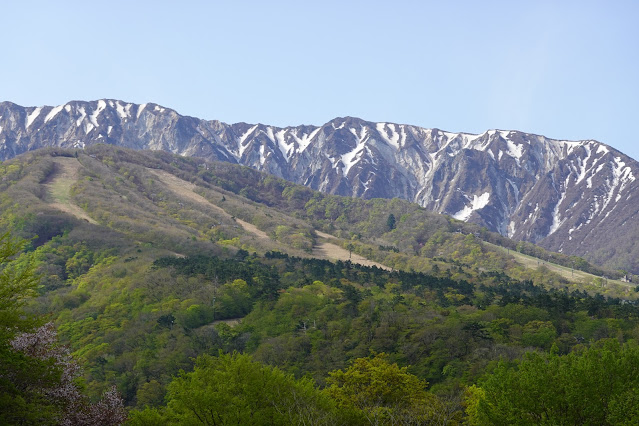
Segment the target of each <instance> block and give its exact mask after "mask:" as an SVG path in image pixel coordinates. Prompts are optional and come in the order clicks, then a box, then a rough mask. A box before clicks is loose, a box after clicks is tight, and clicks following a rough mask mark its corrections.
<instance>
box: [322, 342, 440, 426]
mask: <svg viewBox="0 0 639 426" xmlns="http://www.w3.org/2000/svg"><path fill="white" fill-rule="evenodd" d="M329 375H330V377H329V378H328V379H327V380H326V382H327V383H328V384H329V385H330V386H329V387H327V388H326V390H325V392H326V393H327V394H328V395H330V396H331V397H332V398H334V399H335V400H336V401H337V402H338V404H339V405H340V407H345V408H349V407H354V408H356V409H358V410H361V412H362V413H363V414H364V416H365V417H366V419H367V420H368V421H369V422H370V423H371V424H380V423H392V424H395V423H399V424H409V423H411V424H412V423H415V424H420V423H425V422H428V421H429V420H431V419H432V418H433V417H434V416H435V413H436V412H437V411H439V410H437V405H438V401H437V398H435V397H434V396H433V395H431V394H429V393H428V392H427V391H426V385H427V383H426V381H424V380H420V379H419V378H418V377H416V376H414V375H412V374H410V373H408V371H407V368H406V367H399V366H398V365H397V364H395V363H393V364H391V363H390V362H389V361H388V355H386V354H384V353H381V354H377V355H375V356H374V357H370V358H357V359H356V360H355V361H354V362H353V363H352V364H351V366H349V367H348V368H347V369H346V370H345V371H342V370H336V371H332V372H330V373H329Z"/></svg>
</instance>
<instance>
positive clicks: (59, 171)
mask: <svg viewBox="0 0 639 426" xmlns="http://www.w3.org/2000/svg"><path fill="white" fill-rule="evenodd" d="M53 163H54V164H55V166H54V167H55V169H54V171H53V173H52V175H51V176H50V177H49V178H48V179H47V180H46V181H45V182H44V183H43V184H44V186H45V187H46V188H47V193H48V200H47V201H49V202H48V204H49V205H50V206H51V207H53V208H55V209H57V210H60V211H63V212H65V213H69V214H71V215H73V216H75V217H77V218H78V219H83V220H86V221H87V222H89V223H93V224H97V222H96V221H95V220H94V219H93V218H92V217H91V216H89V215H88V214H87V212H85V211H84V210H82V209H81V208H80V207H78V206H77V205H75V204H74V203H73V202H72V200H71V186H72V185H73V184H74V183H76V182H77V180H78V171H79V170H80V167H82V165H81V164H80V162H79V161H78V159H77V158H71V157H55V158H54V159H53Z"/></svg>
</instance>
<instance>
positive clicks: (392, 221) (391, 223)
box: [386, 213, 397, 231]
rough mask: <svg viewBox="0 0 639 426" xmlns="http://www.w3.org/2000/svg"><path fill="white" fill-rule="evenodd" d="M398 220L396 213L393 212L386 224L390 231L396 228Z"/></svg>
mask: <svg viewBox="0 0 639 426" xmlns="http://www.w3.org/2000/svg"><path fill="white" fill-rule="evenodd" d="M396 223H397V221H396V220H395V215H394V214H393V213H391V214H389V215H388V219H386V226H387V227H388V230H389V231H392V230H393V229H395V225H396Z"/></svg>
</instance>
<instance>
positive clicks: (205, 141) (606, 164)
mask: <svg viewBox="0 0 639 426" xmlns="http://www.w3.org/2000/svg"><path fill="white" fill-rule="evenodd" d="M95 143H107V144H113V145H119V146H126V147H129V148H135V149H153V150H165V151H170V152H173V153H176V154H180V155H186V156H197V157H203V158H207V159H215V160H222V161H229V162H233V163H239V164H243V165H247V166H249V167H252V168H255V169H258V170H262V171H265V172H268V173H271V174H274V175H277V176H280V177H283V178H285V179H288V180H291V181H294V182H297V183H301V184H304V185H307V186H310V187H311V188H313V189H318V190H320V191H324V192H329V193H333V194H339V195H349V196H355V197H363V198H373V197H384V198H390V197H400V198H404V199H407V200H411V201H414V202H416V203H419V204H420V205H422V206H424V207H426V208H428V209H431V210H434V211H437V212H441V213H446V214H449V215H451V216H453V217H455V218H457V219H460V220H465V221H471V222H476V223H479V224H482V225H484V226H486V227H487V228H488V229H490V230H493V231H498V232H500V233H502V234H504V235H507V236H510V237H512V238H514V239H517V240H526V241H531V242H534V243H538V244H540V245H542V246H545V247H547V248H549V249H552V250H557V251H563V252H565V253H570V254H576V255H585V256H586V257H589V258H593V257H594V258H595V260H599V261H601V260H610V259H613V258H615V256H617V257H619V256H620V257H623V256H624V253H626V251H624V249H623V247H626V246H628V245H630V246H632V245H634V240H635V239H636V238H634V237H633V235H636V234H637V232H639V226H637V225H639V223H638V220H639V217H638V216H637V213H638V212H639V202H637V201H636V200H634V199H633V194H638V193H637V185H638V183H637V181H636V176H639V166H638V164H637V162H636V161H635V160H633V159H631V158H629V157H627V156H626V155H624V154H622V153H621V152H619V151H616V150H615V149H613V148H611V147H609V146H606V145H604V144H602V143H599V142H596V141H591V140H589V141H578V142H573V141H559V140H553V139H548V138H546V137H544V136H538V135H532V134H527V133H522V132H517V131H502V130H489V131H487V132H485V133H482V134H480V135H472V134H466V133H450V132H445V131H441V130H438V129H424V128H420V127H416V126H410V125H398V124H391V123H371V122H367V121H363V120H360V119H357V118H351V117H346V118H336V119H334V120H332V121H330V122H328V123H326V124H324V125H323V126H321V127H316V126H297V127H287V128H277V127H272V126H267V125H262V124H256V125H250V124H246V123H236V124H230V125H229V124H225V123H222V122H219V121H215V120H214V121H205V120H199V119H197V118H193V117H185V116H181V115H180V114H178V113H177V112H175V111H173V110H171V109H167V108H163V107H160V106H159V105H155V104H142V105H136V104H129V103H124V102H121V101H116V100H99V101H93V102H79V101H74V102H69V103H67V104H66V105H61V106H57V107H48V106H45V107H37V108H35V107H29V108H24V107H21V106H18V105H15V104H12V103H9V102H4V103H2V104H0V159H3V160H5V159H8V158H11V157H14V156H16V155H18V154H21V153H23V152H25V151H29V150H33V149H37V148H41V147H47V146H59V147H78V148H82V147H84V146H87V145H90V144H95ZM623 229H626V230H628V232H626V231H623ZM593 247H596V248H597V250H598V252H597V254H595V253H592V250H593ZM602 250H604V251H605V252H606V253H604V254H602V252H601V251H602ZM602 256H603V259H602V258H601V257H602ZM626 260H627V259H623V261H622V262H621V263H620V265H627V264H628V262H627V261H626ZM634 262H635V263H637V261H636V260H635V261H634ZM608 263H610V262H608ZM614 263H615V262H613V264H614ZM631 263H632V262H631ZM632 264H633V265H634V263H632Z"/></svg>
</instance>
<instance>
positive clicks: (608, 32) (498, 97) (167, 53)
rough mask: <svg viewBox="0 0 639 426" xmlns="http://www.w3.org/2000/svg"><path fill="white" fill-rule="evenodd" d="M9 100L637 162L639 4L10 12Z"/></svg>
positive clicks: (46, 7) (24, 5)
mask: <svg viewBox="0 0 639 426" xmlns="http://www.w3.org/2000/svg"><path fill="white" fill-rule="evenodd" d="M2 3H9V4H3V5H2V8H1V13H2V17H3V19H2V21H3V25H2V45H3V48H2V51H1V52H2V53H1V54H0V100H8V101H12V102H15V103H17V104H20V105H23V106H40V105H58V104H63V103H65V102H67V101H69V100H94V99H99V98H114V99H122V100H125V101H129V102H138V103H144V102H155V103H158V104H161V105H163V106H166V107H170V108H173V109H175V110H177V111H178V112H180V113H182V114H185V115H192V116H196V117H200V118H204V119H218V120H222V121H225V122H228V123H234V122H239V121H245V122H249V123H257V122H261V123H266V124H272V125H277V126H288V125H298V124H315V125H319V124H323V123H325V122H326V121H328V120H330V119H332V118H335V117H338V116H347V115H349V116H356V117H360V118H363V119H366V120H370V121H389V122H396V123H407V124H414V125H418V126H423V127H429V128H430V127H437V128H440V129H444V130H449V131H463V132H473V133H480V132H483V131H485V130H488V129H493V128H497V129H509V130H510V129H516V130H522V131H526V132H530V133H537V134H543V135H546V136H548V137H552V138H559V139H573V140H577V139H596V140H599V141H601V142H604V143H607V144H609V145H612V146H613V147H615V148H617V149H619V150H621V151H622V152H624V153H626V154H628V155H630V156H632V157H633V158H635V159H639V137H637V134H639V133H638V132H637V127H639V82H638V80H639V72H638V68H639V67H638V66H639V25H638V21H639V2H637V1H614V0H613V1H596V2H593V1H574V2H573V1H543V0H542V1H529V2H524V1H503V2H500V1H446V2H444V1H433V2H431V1H401V0H396V1H393V2H392V3H391V2H380V1H371V0H369V1H346V0H343V1H339V2H338V1H321V2H319V1H318V2H305V1H268V2H267V1H228V2H216V1H206V2H205V1H201V2H198V1H180V2H177V1H170V2H168V1H160V0H155V1H108V2H91V1H86V0H85V1H83V2H75V1H63V0H61V1H59V2H50V1H31V2H30V1H20V2H6V1H5V2H2Z"/></svg>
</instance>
